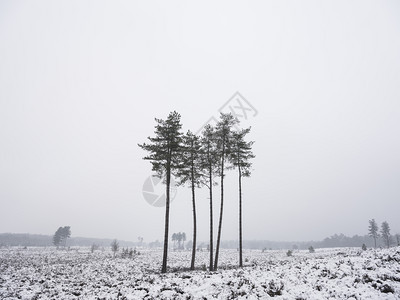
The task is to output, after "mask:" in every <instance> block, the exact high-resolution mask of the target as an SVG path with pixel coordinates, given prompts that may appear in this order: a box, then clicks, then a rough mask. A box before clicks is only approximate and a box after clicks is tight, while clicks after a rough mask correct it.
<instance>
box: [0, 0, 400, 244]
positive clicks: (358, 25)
mask: <svg viewBox="0 0 400 300" xmlns="http://www.w3.org/2000/svg"><path fill="white" fill-rule="evenodd" d="M399 53H400V2H399V1H222V2H217V1H201V2H190V3H189V2H188V1H168V2H167V1H141V2H138V1H4V0H3V1H1V2H0V205H1V217H0V232H16V233H24V232H30V233H41V234H53V233H54V232H55V230H56V229H57V228H58V227H59V226H64V225H70V226H71V229H72V235H73V236H86V237H108V238H118V239H125V240H132V241H136V240H137V237H138V236H143V237H144V238H145V241H153V240H156V239H158V240H162V238H163V226H164V209H163V208H155V207H152V206H151V205H149V204H148V203H147V202H146V201H145V200H144V198H143V195H142V187H143V183H144V181H145V179H146V178H147V177H148V176H149V175H150V174H151V165H150V163H149V162H147V161H143V160H142V157H143V156H144V155H145V153H144V152H143V151H142V150H141V149H139V148H138V146H137V143H142V142H145V141H146V138H147V136H151V135H153V130H154V125H155V122H154V118H155V117H157V118H165V117H166V116H167V115H168V113H169V112H170V111H172V110H177V111H178V112H180V113H181V115H182V123H183V125H184V130H185V131H186V130H188V129H191V130H192V131H196V130H197V129H199V128H200V127H201V126H202V125H203V124H204V122H206V121H207V120H208V119H209V118H211V117H212V116H218V110H219V109H220V108H221V106H222V105H223V104H224V103H225V102H226V101H227V100H228V99H229V98H230V97H231V96H232V95H233V94H234V93H235V92H236V91H239V92H240V93H241V94H242V95H243V96H244V97H245V98H246V99H247V100H248V101H249V103H251V105H253V107H254V108H255V109H256V110H257V112H258V114H257V115H256V116H252V115H251V116H249V118H248V119H247V120H244V125H246V126H250V125H251V126H252V133H251V139H253V140H254V141H255V145H254V153H255V154H256V156H257V157H256V159H255V160H254V171H253V174H252V177H251V178H249V179H245V180H244V185H243V196H244V238H245V239H269V240H292V241H296V240H312V239H314V240H318V239H323V238H325V237H327V236H330V235H332V234H334V233H344V234H347V235H354V234H366V233H367V226H368V220H369V219H371V218H375V219H376V220H377V221H378V222H379V223H381V222H382V221H384V220H386V221H388V222H389V224H390V225H391V228H392V233H400V218H399V208H400V156H399V155H400V139H399V137H400V55H399ZM236 180H237V177H236V173H235V172H231V173H229V174H228V176H227V185H226V187H227V195H226V200H225V201H226V202H225V203H226V206H225V212H224V223H223V225H224V227H223V232H222V234H223V235H222V238H223V239H224V240H228V239H237V230H238V229H237V228H238V226H237V211H238V210H237V206H238V204H237V203H238V200H237V186H236ZM214 193H215V195H216V196H217V195H218V193H219V192H218V187H216V188H215V191H214ZM218 198H219V197H216V203H215V204H216V206H215V209H214V211H215V221H216V222H215V226H216V225H217V216H218V206H217V205H218V201H217V200H218ZM191 213H192V211H191V202H190V193H189V190H188V188H186V187H181V188H179V189H178V191H177V195H176V198H175V199H174V201H173V205H172V208H171V222H170V225H171V228H170V230H171V231H170V232H171V233H173V232H178V231H184V232H186V233H187V235H188V239H190V235H191V232H192V220H191V216H192V215H191ZM198 218H199V225H198V228H199V229H198V230H199V238H200V240H204V241H206V240H207V238H208V199H207V192H206V191H205V190H204V191H200V192H199V193H198Z"/></svg>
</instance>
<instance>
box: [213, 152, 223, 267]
mask: <svg viewBox="0 0 400 300" xmlns="http://www.w3.org/2000/svg"><path fill="white" fill-rule="evenodd" d="M224 152H225V147H223V148H222V158H221V208H220V212H219V224H218V236H217V247H216V249H215V261H214V270H217V269H218V255H219V246H220V243H221V229H222V215H223V209H224V154H225V153H224Z"/></svg>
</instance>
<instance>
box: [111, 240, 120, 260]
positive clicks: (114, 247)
mask: <svg viewBox="0 0 400 300" xmlns="http://www.w3.org/2000/svg"><path fill="white" fill-rule="evenodd" d="M118 250H119V243H118V241H117V240H116V239H115V240H113V241H112V242H111V251H112V252H113V254H114V257H115V254H116V253H117V252H118Z"/></svg>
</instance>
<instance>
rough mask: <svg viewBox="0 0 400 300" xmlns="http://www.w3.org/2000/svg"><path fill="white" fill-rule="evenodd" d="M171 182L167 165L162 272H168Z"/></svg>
mask: <svg viewBox="0 0 400 300" xmlns="http://www.w3.org/2000/svg"><path fill="white" fill-rule="evenodd" d="M170 183H171V170H170V169H169V166H167V187H166V193H167V195H166V203H165V231H164V254H163V262H162V268H161V273H166V272H167V258H168V229H169V187H170Z"/></svg>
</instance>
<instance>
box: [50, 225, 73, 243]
mask: <svg viewBox="0 0 400 300" xmlns="http://www.w3.org/2000/svg"><path fill="white" fill-rule="evenodd" d="M69 237H71V227H70V226H64V227H59V228H58V229H57V231H56V232H55V233H54V235H53V244H54V246H57V248H58V247H59V246H61V245H62V246H63V247H64V248H65V247H66V245H67V239H68V238H69Z"/></svg>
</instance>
